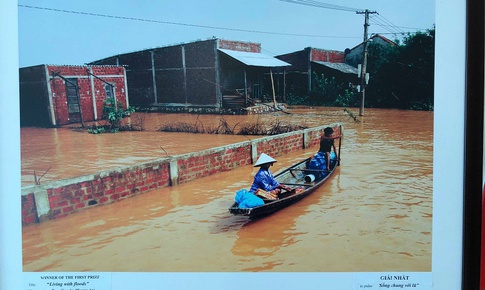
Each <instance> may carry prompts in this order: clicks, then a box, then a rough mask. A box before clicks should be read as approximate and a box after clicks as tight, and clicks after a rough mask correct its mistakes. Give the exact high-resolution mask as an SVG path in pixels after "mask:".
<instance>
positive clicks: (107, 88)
mask: <svg viewBox="0 0 485 290" xmlns="http://www.w3.org/2000/svg"><path fill="white" fill-rule="evenodd" d="M113 89H114V86H113V85H108V84H105V85H104V90H105V91H106V99H110V98H114V97H115V95H114V91H113Z"/></svg>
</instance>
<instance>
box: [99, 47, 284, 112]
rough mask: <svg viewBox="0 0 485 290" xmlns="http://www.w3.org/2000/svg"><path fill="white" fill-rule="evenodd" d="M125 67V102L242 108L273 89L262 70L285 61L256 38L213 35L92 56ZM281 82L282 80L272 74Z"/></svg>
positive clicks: (217, 109)
mask: <svg viewBox="0 0 485 290" xmlns="http://www.w3.org/2000/svg"><path fill="white" fill-rule="evenodd" d="M90 64H91V65H123V66H125V67H126V74H127V83H128V90H129V92H130V103H131V104H133V105H134V106H139V107H146V108H147V109H154V108H155V109H156V110H159V111H174V112H183V111H189V112H190V111H193V110H195V111H197V110H199V111H197V112H206V113H211V112H221V111H224V109H233V108H245V107H247V106H249V105H251V101H253V100H255V99H261V98H262V96H263V95H264V94H267V93H268V91H270V90H272V88H271V87H268V86H267V85H266V86H265V85H264V76H265V75H268V74H269V73H271V74H272V73H273V70H280V71H281V70H284V68H285V67H287V66H289V64H288V63H286V62H284V61H281V60H278V59H276V58H274V57H272V56H269V55H265V54H263V53H261V44H259V43H252V42H242V41H231V40H224V39H218V38H212V39H208V40H199V41H194V42H190V43H183V44H176V45H171V46H164V47H156V48H151V49H145V50H141V51H136V52H131V53H125V54H119V55H115V56H111V57H107V58H104V59H101V60H97V61H93V62H91V63H90ZM273 82H278V83H280V84H281V87H283V86H284V85H283V80H280V79H277V80H273Z"/></svg>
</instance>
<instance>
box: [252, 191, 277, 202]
mask: <svg viewBox="0 0 485 290" xmlns="http://www.w3.org/2000/svg"><path fill="white" fill-rule="evenodd" d="M255 194H256V195H257V196H259V197H261V198H266V199H270V200H275V199H276V198H277V196H276V194H273V193H271V192H267V191H266V190H262V189H261V188H259V189H258V190H257V191H256V192H255Z"/></svg>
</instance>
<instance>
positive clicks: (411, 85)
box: [366, 29, 435, 110]
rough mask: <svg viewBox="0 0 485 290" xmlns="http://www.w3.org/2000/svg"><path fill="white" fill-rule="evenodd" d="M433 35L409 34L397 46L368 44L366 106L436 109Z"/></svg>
mask: <svg viewBox="0 0 485 290" xmlns="http://www.w3.org/2000/svg"><path fill="white" fill-rule="evenodd" d="M434 34H435V31H434V29H431V30H428V31H426V32H417V33H415V34H408V35H406V36H405V37H404V39H403V41H402V44H399V45H397V46H395V47H388V46H382V45H378V44H370V45H369V50H368V51H369V54H368V67H367V71H368V72H369V73H370V80H369V85H368V86H367V89H366V106H369V107H381V108H399V109H412V110H433V107H434V101H433V91H434Z"/></svg>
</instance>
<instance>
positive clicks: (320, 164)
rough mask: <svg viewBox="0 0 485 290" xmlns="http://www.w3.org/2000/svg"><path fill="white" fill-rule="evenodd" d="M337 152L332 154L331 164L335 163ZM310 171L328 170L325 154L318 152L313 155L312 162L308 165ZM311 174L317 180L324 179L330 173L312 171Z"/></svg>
mask: <svg viewBox="0 0 485 290" xmlns="http://www.w3.org/2000/svg"><path fill="white" fill-rule="evenodd" d="M335 159H336V156H335V152H330V164H334V163H335ZM308 169H315V170H326V169H327V161H326V160H325V153H324V152H317V153H315V155H313V158H312V160H310V164H308ZM311 174H313V175H315V178H323V177H325V176H326V175H327V174H328V173H325V172H321V171H312V172H311Z"/></svg>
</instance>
